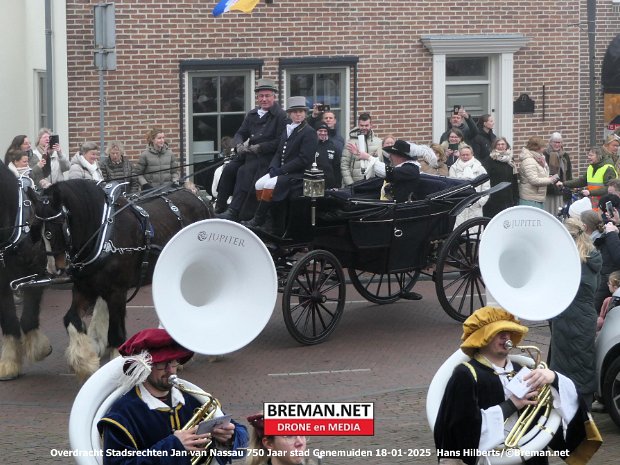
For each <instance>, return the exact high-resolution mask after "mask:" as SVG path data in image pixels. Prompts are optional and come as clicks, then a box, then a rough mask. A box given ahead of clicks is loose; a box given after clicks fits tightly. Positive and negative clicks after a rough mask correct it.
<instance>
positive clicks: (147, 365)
mask: <svg viewBox="0 0 620 465" xmlns="http://www.w3.org/2000/svg"><path fill="white" fill-rule="evenodd" d="M119 352H120V353H121V355H123V356H125V357H126V362H125V365H124V372H125V376H126V379H124V380H122V381H121V383H122V384H124V385H127V386H128V387H129V390H128V392H127V393H126V394H125V395H123V396H122V397H120V398H119V399H117V400H116V401H115V402H114V403H113V404H112V407H111V408H110V410H109V411H108V412H107V413H106V414H105V416H104V417H103V418H101V420H99V423H98V424H97V427H98V429H99V432H100V434H101V435H102V438H103V455H104V457H103V463H104V465H121V464H122V465H128V464H132V465H134V464H135V465H138V464H140V465H150V464H190V463H191V459H192V455H191V454H190V452H191V451H201V450H204V447H205V444H206V443H207V441H211V440H213V444H214V445H215V447H216V448H218V449H220V450H221V451H222V453H217V454H216V455H215V458H216V460H217V461H218V462H219V463H220V464H224V463H230V462H231V459H230V456H227V454H230V451H231V450H232V451H237V450H239V449H243V448H245V447H246V446H247V442H248V432H247V430H246V428H245V426H243V425H240V424H238V423H236V422H235V421H232V422H230V423H228V424H224V425H222V426H219V427H216V428H214V429H213V431H212V432H211V433H205V434H196V430H197V428H198V427H197V426H194V427H193V428H190V429H189V430H186V431H184V430H181V428H182V427H183V426H184V425H185V424H186V423H187V422H188V421H189V420H190V418H191V417H192V416H193V413H194V410H195V409H196V408H198V407H200V406H201V403H200V401H198V400H197V399H196V398H194V397H193V396H191V395H188V394H185V393H183V392H181V391H180V390H178V389H177V388H176V387H173V386H171V384H170V383H169V381H168V379H169V377H170V376H171V375H175V374H176V372H177V368H178V366H179V365H183V364H185V363H186V362H187V361H188V360H189V359H190V358H191V357H192V356H193V355H194V353H193V352H191V351H189V350H187V349H186V348H184V347H182V346H181V345H179V344H178V343H177V342H176V341H174V340H173V339H172V337H170V335H169V334H168V332H167V331H166V330H165V329H160V328H153V329H145V330H143V331H140V332H139V333H137V334H136V335H134V336H133V337H131V338H130V339H128V340H127V341H126V342H125V343H124V344H123V345H122V346H121V347H120V348H119ZM211 447H213V445H212V446H211ZM241 456H242V453H241V451H239V457H241Z"/></svg>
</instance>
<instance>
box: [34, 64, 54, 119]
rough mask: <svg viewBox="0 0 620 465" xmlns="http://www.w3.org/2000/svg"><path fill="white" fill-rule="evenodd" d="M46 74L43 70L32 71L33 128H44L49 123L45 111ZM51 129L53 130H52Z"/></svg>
mask: <svg viewBox="0 0 620 465" xmlns="http://www.w3.org/2000/svg"><path fill="white" fill-rule="evenodd" d="M46 97H47V72H46V71H45V70H44V69H35V70H34V127H35V128H37V129H36V131H38V130H39V128H46V127H48V121H49V110H48V109H47V98H46ZM52 129H53V128H52Z"/></svg>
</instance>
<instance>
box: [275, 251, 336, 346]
mask: <svg viewBox="0 0 620 465" xmlns="http://www.w3.org/2000/svg"><path fill="white" fill-rule="evenodd" d="M345 293H346V285H345V281H344V272H343V271H342V266H341V265H340V262H339V261H338V259H337V258H336V257H335V256H334V255H333V254H331V253H329V252H326V251H324V250H313V251H312V252H309V253H307V254H306V255H304V256H303V257H301V258H300V259H299V260H298V261H297V263H295V265H294V266H293V268H291V271H290V272H289V275H288V279H287V281H286V285H285V286H284V290H283V291H282V313H283V315H284V322H285V323H286V328H287V329H288V332H289V333H290V334H291V336H293V338H294V339H295V340H296V341H297V342H300V343H302V344H306V345H311V344H318V343H319V342H323V341H324V340H325V339H327V338H328V337H329V335H330V334H331V333H332V332H333V331H334V329H335V328H336V325H337V324H338V321H340V318H341V317H342V313H343V311H344V303H345Z"/></svg>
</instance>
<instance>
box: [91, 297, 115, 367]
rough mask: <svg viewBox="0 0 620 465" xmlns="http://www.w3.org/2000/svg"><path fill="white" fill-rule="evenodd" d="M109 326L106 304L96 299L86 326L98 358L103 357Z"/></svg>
mask: <svg viewBox="0 0 620 465" xmlns="http://www.w3.org/2000/svg"><path fill="white" fill-rule="evenodd" d="M109 326H110V313H109V312H108V304H107V303H106V301H105V300H103V298H101V297H98V298H97V302H95V308H94V310H93V317H92V318H91V320H90V325H88V331H87V334H88V336H89V337H90V338H91V339H92V340H93V343H94V344H95V348H96V351H97V354H98V355H99V357H103V356H104V355H105V353H106V351H107V347H108V328H109Z"/></svg>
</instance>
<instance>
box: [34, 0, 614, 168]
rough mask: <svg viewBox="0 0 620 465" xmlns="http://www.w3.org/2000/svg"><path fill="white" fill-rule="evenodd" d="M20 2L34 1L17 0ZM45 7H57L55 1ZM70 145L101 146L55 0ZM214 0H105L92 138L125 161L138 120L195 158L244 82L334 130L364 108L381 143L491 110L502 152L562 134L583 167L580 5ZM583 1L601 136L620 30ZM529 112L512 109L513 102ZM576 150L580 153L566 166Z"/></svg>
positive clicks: (69, 21)
mask: <svg viewBox="0 0 620 465" xmlns="http://www.w3.org/2000/svg"><path fill="white" fill-rule="evenodd" d="M29 1H33V0H29ZM54 3H56V2H54ZM64 3H65V4H64V9H65V12H64V14H66V56H67V59H66V63H67V94H68V99H67V100H68V105H67V120H68V121H67V126H68V138H69V142H70V145H71V150H75V149H76V148H77V147H78V145H79V144H80V143H81V142H82V141H84V140H98V139H99V75H98V72H97V70H96V69H95V68H94V66H93V49H94V41H93V31H92V23H93V20H92V14H93V6H94V5H95V4H96V3H97V2H96V1H93V0H87V1H79V2H78V1H75V0H66V1H65V2H64ZM215 3H216V0H211V1H209V2H207V1H205V0H181V1H175V2H171V1H169V2H167V1H157V0H118V1H115V2H114V5H115V15H116V52H117V68H116V70H114V71H107V72H105V91H106V111H105V138H106V140H112V139H114V140H120V141H122V142H123V143H125V145H126V149H127V152H128V154H129V156H130V157H132V158H135V157H137V156H138V154H139V153H140V151H141V150H142V149H143V147H144V145H145V142H144V135H145V133H146V131H147V129H149V128H151V127H152V126H160V127H162V128H163V129H164V131H165V133H166V135H167V138H168V139H169V142H170V144H171V148H172V149H173V150H174V151H175V152H176V153H178V154H180V155H181V156H182V157H183V159H184V161H185V162H189V163H192V162H200V161H204V160H207V159H209V158H210V157H211V156H212V155H213V154H214V153H216V152H217V151H218V149H219V140H220V138H221V137H223V136H226V135H232V134H233V133H234V132H235V130H236V129H237V127H238V126H239V124H240V122H241V120H242V118H243V115H244V113H245V112H246V111H248V110H249V109H250V108H252V107H253V105H254V96H253V92H252V88H253V83H254V81H255V79H256V78H258V77H269V78H273V79H275V80H277V81H278V83H279V87H280V90H281V92H280V99H281V102H282V103H283V102H284V101H285V99H286V97H287V96H290V95H305V96H306V97H307V99H308V103H309V104H312V103H313V102H324V103H328V104H330V105H331V106H332V108H333V109H335V111H336V113H337V116H338V119H339V121H340V127H341V132H342V133H343V135H346V132H347V131H348V128H349V127H351V126H352V125H353V124H354V123H355V115H356V114H357V113H359V112H362V111H368V112H370V113H371V115H372V116H373V119H374V125H375V128H376V132H377V133H378V134H379V135H380V136H384V135H387V134H390V133H391V134H394V135H396V136H398V137H403V138H407V139H410V140H413V141H416V142H421V143H427V142H430V141H435V140H438V138H439V135H440V134H441V133H442V132H443V131H444V129H445V124H446V117H447V116H448V115H449V113H450V111H451V109H452V106H453V105H454V104H462V105H464V106H465V108H466V109H467V110H468V111H470V112H471V113H473V114H474V115H480V114H483V113H487V112H488V113H494V114H495V117H496V130H495V132H496V134H498V135H504V136H507V138H508V139H509V141H511V142H513V145H514V146H515V147H517V148H518V147H520V146H522V145H523V144H524V142H525V140H526V139H527V138H528V137H530V136H532V135H538V136H541V137H543V138H545V139H546V138H548V136H549V135H550V134H551V133H552V132H553V131H560V132H562V134H563V136H564V139H565V147H566V149H567V150H568V151H569V152H570V153H571V155H572V156H573V159H574V161H579V162H580V163H579V164H580V165H581V166H583V162H584V161H585V160H584V159H585V150H586V147H587V146H588V144H589V137H590V135H589V108H590V105H589V89H590V82H589V76H588V62H589V60H588V39H587V36H588V34H587V24H588V23H587V18H588V16H587V4H588V2H587V1H577V0H568V1H564V2H559V1H547V0H542V1H533V0H531V1H530V0H526V1H523V0H518V1H517V0H509V1H496V2H487V3H475V2H465V3H462V2H460V3H459V2H457V3H454V2H443V1H433V2H431V1H416V0H412V1H406V2H405V1H402V0H401V1H397V0H383V1H376V0H369V1H365V2H359V1H358V2H353V1H345V0H332V1H330V2H326V1H308V2H298V1H293V0H273V3H271V4H265V3H264V2H261V3H259V4H258V6H257V7H256V8H255V10H254V11H253V12H252V14H251V15H246V14H242V13H238V12H229V13H226V14H224V15H223V16H221V17H219V18H214V17H213V16H212V15H211V10H212V8H213V6H214V5H215ZM596 3H597V9H596V23H595V24H596V29H595V32H596V35H595V37H596V43H595V60H596V61H595V69H596V84H595V96H596V109H597V112H596V140H597V142H600V141H601V140H602V138H603V135H604V126H605V125H604V121H603V108H602V107H603V105H602V102H603V95H602V92H601V88H600V69H601V62H602V58H603V55H604V53H605V50H606V48H607V45H608V44H609V42H610V41H611V40H612V39H613V37H614V36H615V35H616V34H618V33H619V32H620V12H619V10H618V6H617V5H616V2H615V1H614V0H599V1H598V2H596ZM523 94H525V95H527V96H529V98H531V99H532V100H533V101H534V104H535V108H534V112H533V113H524V114H513V103H514V101H515V100H517V99H518V98H519V97H520V96H521V95H523ZM578 159H579V160H578Z"/></svg>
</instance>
